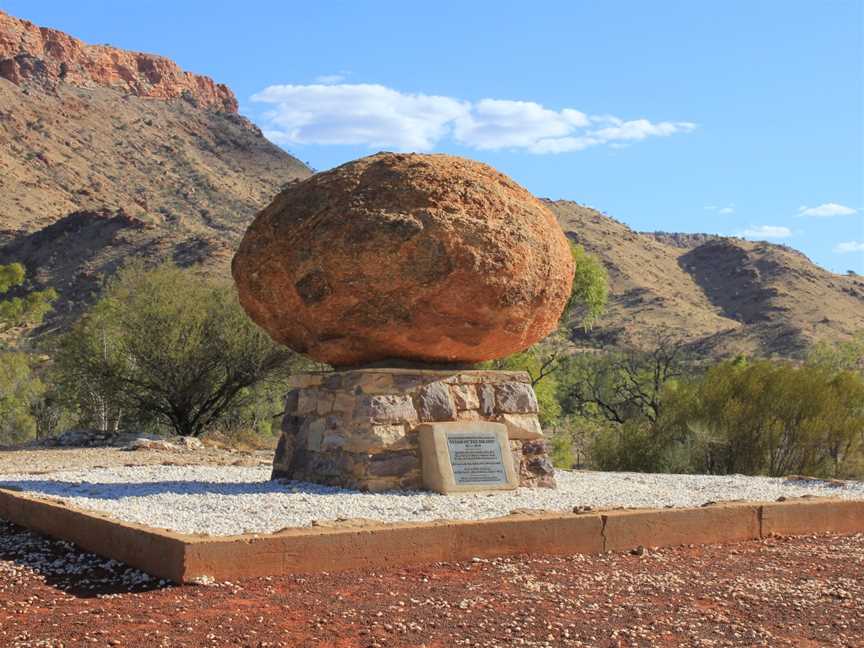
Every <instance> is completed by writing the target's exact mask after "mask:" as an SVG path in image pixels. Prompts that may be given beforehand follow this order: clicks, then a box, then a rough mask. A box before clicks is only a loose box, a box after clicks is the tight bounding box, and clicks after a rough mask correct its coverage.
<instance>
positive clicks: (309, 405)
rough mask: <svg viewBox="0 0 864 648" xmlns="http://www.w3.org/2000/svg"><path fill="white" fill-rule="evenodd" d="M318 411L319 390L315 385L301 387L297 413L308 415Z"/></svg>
mask: <svg viewBox="0 0 864 648" xmlns="http://www.w3.org/2000/svg"><path fill="white" fill-rule="evenodd" d="M317 413H318V390H317V389H316V388H314V387H312V388H308V389H301V390H300V393H299V395H298V396H297V415H298V416H308V415H309V414H317Z"/></svg>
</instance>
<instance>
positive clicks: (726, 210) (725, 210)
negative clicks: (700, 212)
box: [717, 207, 735, 214]
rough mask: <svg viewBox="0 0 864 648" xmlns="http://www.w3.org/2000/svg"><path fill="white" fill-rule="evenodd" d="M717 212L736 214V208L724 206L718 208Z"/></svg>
mask: <svg viewBox="0 0 864 648" xmlns="http://www.w3.org/2000/svg"><path fill="white" fill-rule="evenodd" d="M717 213H718V214H734V213H735V208H734V207H722V208H720V209H718V210H717Z"/></svg>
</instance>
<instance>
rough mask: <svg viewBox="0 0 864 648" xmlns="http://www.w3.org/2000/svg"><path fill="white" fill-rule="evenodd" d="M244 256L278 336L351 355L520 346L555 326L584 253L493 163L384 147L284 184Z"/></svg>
mask: <svg viewBox="0 0 864 648" xmlns="http://www.w3.org/2000/svg"><path fill="white" fill-rule="evenodd" d="M232 270H233V274H234V279H235V281H236V283H237V287H238V289H239V293H240V301H241V303H242V304H243V307H244V308H245V309H246V312H247V313H248V314H249V315H250V317H252V319H253V320H255V321H256V322H257V323H258V324H259V325H260V326H262V327H263V328H264V329H266V330H267V331H268V332H269V333H270V335H271V336H272V337H273V338H274V339H275V340H277V341H279V342H282V343H284V344H286V345H287V346H289V347H291V348H292V349H295V350H297V351H300V352H303V353H306V354H308V355H310V356H312V357H313V358H316V359H318V360H321V361H324V362H328V363H330V364H333V365H335V366H350V365H359V364H365V363H371V362H377V361H384V360H391V359H407V360H412V361H422V362H450V363H453V362H478V361H482V360H489V359H493V358H499V357H503V356H506V355H509V354H511V353H514V352H517V351H520V350H522V349H524V348H526V347H528V346H530V345H531V344H533V343H534V342H536V341H538V340H540V339H541V338H543V337H544V336H545V335H547V334H548V333H549V332H551V331H552V330H553V329H554V328H555V326H556V324H557V322H558V319H559V317H560V315H561V312H562V310H563V308H564V306H565V304H566V302H567V298H568V296H569V293H570V285H571V282H572V278H573V261H572V258H571V254H570V250H569V247H568V244H567V239H566V238H565V236H564V234H563V232H562V231H561V228H560V227H559V225H558V223H557V222H556V220H555V217H554V216H553V214H552V213H551V212H550V211H549V210H548V209H547V208H546V206H545V205H543V204H542V203H541V202H540V201H539V200H537V199H536V198H535V197H534V196H532V195H531V194H530V193H529V192H528V191H526V190H525V189H524V188H522V187H520V186H519V185H518V184H516V183H515V182H513V181H512V180H510V179H509V178H507V177H506V176H504V175H502V174H501V173H498V172H497V171H495V169H493V168H491V167H489V166H487V165H485V164H481V163H479V162H474V161H471V160H466V159H463V158H457V157H452V156H447V155H419V154H395V153H379V154H377V155H373V156H370V157H366V158H362V159H360V160H356V161H354V162H350V163H348V164H345V165H343V166H341V167H338V168H336V169H333V170H331V171H328V172H325V173H319V174H317V175H315V176H313V177H311V178H309V179H307V180H304V181H302V182H299V183H296V184H293V185H291V186H289V187H288V188H287V189H285V190H284V191H283V192H282V193H281V194H279V196H277V197H276V199H275V200H274V201H273V202H272V203H271V204H270V206H268V207H267V208H266V209H264V210H263V211H262V212H261V213H259V214H258V216H257V217H256V218H255V221H254V222H253V223H252V225H251V226H250V227H249V229H248V230H247V232H246V236H245V237H244V239H243V242H242V243H241V245H240V249H239V250H238V252H237V254H236V256H235V257H234V262H233V267H232ZM439 405H440V404H436V407H437V406H439ZM444 406H445V407H449V404H446V403H445V404H444Z"/></svg>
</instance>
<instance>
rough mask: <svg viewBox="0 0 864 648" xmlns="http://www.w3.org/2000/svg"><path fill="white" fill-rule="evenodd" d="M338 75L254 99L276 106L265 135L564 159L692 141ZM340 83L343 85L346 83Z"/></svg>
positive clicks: (600, 119) (572, 113)
mask: <svg viewBox="0 0 864 648" xmlns="http://www.w3.org/2000/svg"><path fill="white" fill-rule="evenodd" d="M337 76H339V75H330V76H327V77H319V81H320V83H317V84H313V85H275V86H269V87H267V88H265V89H264V90H263V91H262V92H259V93H258V94H256V95H254V96H253V97H252V100H253V101H256V102H260V103H266V104H271V106H272V108H271V109H270V110H269V111H267V112H266V113H265V114H264V119H265V124H264V129H263V130H264V133H265V135H266V136H267V137H269V138H270V139H273V140H274V141H277V142H280V143H286V144H352V145H365V146H368V147H370V148H375V147H393V148H396V149H401V150H420V151H426V150H431V149H433V148H434V147H435V146H436V145H437V144H438V143H439V142H440V141H441V140H443V139H445V138H450V139H452V140H454V141H456V142H458V143H460V144H462V145H464V146H467V147H469V148H473V149H480V150H498V149H517V150H519V149H521V150H526V151H530V152H532V153H564V152H568V151H580V150H582V149H585V148H588V147H591V146H598V145H601V144H608V145H610V146H617V145H625V144H629V143H631V142H636V141H640V140H644V139H646V138H648V137H665V136H669V135H673V134H675V133H688V132H690V131H692V130H693V129H695V128H696V125H695V124H693V123H692V122H658V123H653V122H650V121H648V120H647V119H635V120H630V121H625V120H622V119H620V118H618V117H614V116H612V115H599V116H590V117H589V116H588V115H586V114H585V113H583V112H581V111H579V110H576V109H573V108H564V109H562V110H552V109H550V108H545V107H544V106H542V105H540V104H538V103H536V102H533V101H512V100H507V99H482V100H480V101H477V102H473V103H472V102H469V101H463V100H459V99H455V98H453V97H445V96H436V95H424V94H408V93H403V92H399V91H397V90H393V89H392V88H388V87H386V86H383V85H377V84H342V83H339V82H338V81H334V79H335V77H337ZM339 80H340V81H341V79H339Z"/></svg>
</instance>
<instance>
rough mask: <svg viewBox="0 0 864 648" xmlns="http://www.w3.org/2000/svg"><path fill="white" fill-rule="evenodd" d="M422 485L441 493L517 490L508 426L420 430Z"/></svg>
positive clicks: (467, 424)
mask: <svg viewBox="0 0 864 648" xmlns="http://www.w3.org/2000/svg"><path fill="white" fill-rule="evenodd" d="M417 429H418V433H419V440H420V456H421V459H422V467H423V485H424V486H425V487H426V488H428V489H429V490H433V491H437V492H439V493H443V494H445V495H446V494H448V493H466V492H476V491H495V490H515V489H516V488H517V487H518V486H519V477H518V475H517V474H516V470H515V468H514V465H513V455H512V453H511V452H510V443H509V441H508V439H507V426H505V425H504V424H503V423H489V422H486V421H459V422H447V423H424V424H421V425H420V426H418V428H417Z"/></svg>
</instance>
